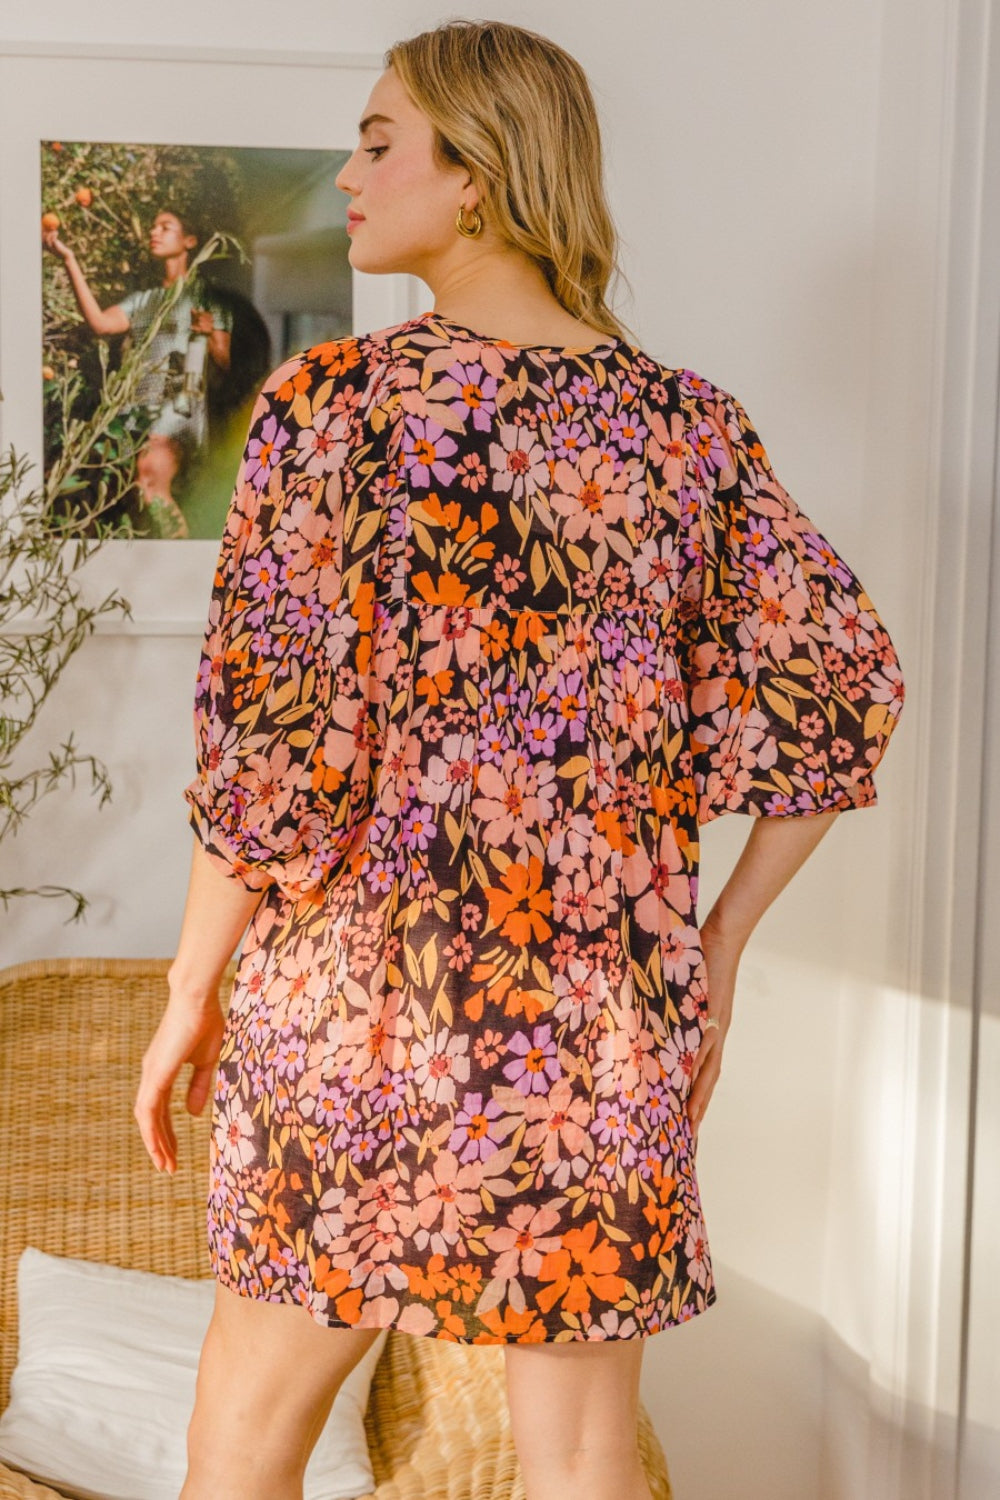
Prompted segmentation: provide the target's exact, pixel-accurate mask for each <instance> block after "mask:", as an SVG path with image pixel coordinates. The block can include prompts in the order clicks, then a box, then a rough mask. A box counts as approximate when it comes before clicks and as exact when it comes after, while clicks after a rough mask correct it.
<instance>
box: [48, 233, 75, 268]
mask: <svg viewBox="0 0 1000 1500" xmlns="http://www.w3.org/2000/svg"><path fill="white" fill-rule="evenodd" d="M42 244H43V245H44V246H45V248H46V250H51V251H52V254H53V255H58V257H59V259H60V260H68V259H69V257H70V256H71V255H72V254H73V252H72V250H71V249H70V247H69V246H68V245H64V244H63V242H62V240H61V239H60V238H59V231H58V229H43V230H42Z"/></svg>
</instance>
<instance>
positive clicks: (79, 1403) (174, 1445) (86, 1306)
mask: <svg viewBox="0 0 1000 1500" xmlns="http://www.w3.org/2000/svg"><path fill="white" fill-rule="evenodd" d="M17 1296H18V1318H19V1345H18V1363H17V1368H16V1370H15V1371H14V1374H13V1377H12V1379H11V1399H10V1405H9V1406H8V1407H7V1410H6V1411H5V1412H4V1413H3V1415H2V1416H0V1459H2V1460H3V1461H4V1462H5V1463H7V1464H8V1465H10V1466H11V1467H13V1468H18V1469H21V1470H23V1471H24V1472H25V1473H27V1474H30V1475H31V1477H32V1478H34V1479H40V1480H44V1481H47V1482H48V1483H50V1484H53V1485H55V1486H56V1487H57V1488H58V1489H60V1490H62V1491H63V1492H64V1493H65V1494H67V1495H72V1496H79V1497H80V1500H177V1496H178V1494H179V1493H180V1490H181V1485H182V1484H183V1482H184V1474H185V1471H186V1468H187V1446H186V1437H187V1426H188V1421H189V1419H190V1416H191V1412H192V1410H193V1408H194V1390H195V1376H196V1374H197V1369H198V1356H199V1354H200V1352H201V1345H202V1341H203V1339H204V1337H205V1330H206V1329H207V1327H208V1322H209V1319H210V1317H211V1314H212V1304H213V1302H214V1297H215V1282H214V1280H212V1279H207V1280H205V1281H188V1280H186V1279H185V1278H184V1277H181V1276H154V1275H152V1274H151V1273H149V1272H148V1271H127V1270H123V1269H122V1268H121V1267H118V1266H105V1265H98V1264H95V1263H94V1262H91V1261H84V1260H72V1259H70V1258H69V1257H67V1256H58V1255H46V1254H44V1253H43V1252H42V1251H41V1250H36V1249H34V1248H33V1247H32V1246H29V1247H28V1248H27V1249H26V1250H24V1251H23V1252H22V1254H21V1258H20V1261H19V1262H18V1268H17ZM387 1336H388V1330H387V1329H386V1330H383V1331H382V1333H381V1334H380V1335H379V1337H378V1338H377V1339H376V1340H375V1342H374V1343H373V1344H372V1346H371V1348H370V1349H369V1350H368V1351H367V1353H366V1354H365V1355H364V1356H363V1357H362V1359H361V1360H360V1361H359V1363H358V1364H357V1365H356V1366H355V1367H354V1369H353V1370H352V1371H351V1373H350V1374H349V1375H348V1376H347V1378H346V1380H345V1381H344V1382H343V1384H342V1386H341V1388H340V1390H339V1391H338V1392H337V1396H336V1399H335V1400H334V1403H333V1409H332V1410H331V1412H330V1416H329V1419H328V1421H327V1423H326V1426H325V1427H324V1429H323V1432H322V1434H321V1436H320V1439H319V1442H318V1443H317V1445H316V1447H315V1449H314V1450H313V1453H312V1457H311V1458H310V1460H309V1467H308V1469H307V1470H306V1482H305V1500H354V1497H355V1496H358V1495H364V1494H366V1493H367V1492H368V1491H369V1490H371V1489H373V1488H374V1478H373V1474H372V1466H371V1459H370V1457H369V1453H368V1443H367V1438H366V1435H365V1425H364V1415H365V1408H366V1407H367V1405H368V1392H369V1388H370V1386H371V1380H372V1374H373V1373H374V1370H375V1365H376V1363H377V1361H378V1357H379V1355H380V1354H381V1352H382V1349H383V1347H384V1344H385V1341H386V1338H387Z"/></svg>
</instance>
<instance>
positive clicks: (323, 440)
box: [297, 407, 350, 479]
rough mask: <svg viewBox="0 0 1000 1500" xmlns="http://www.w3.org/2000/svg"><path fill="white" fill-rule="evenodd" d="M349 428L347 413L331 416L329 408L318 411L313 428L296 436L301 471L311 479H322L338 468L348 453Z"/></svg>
mask: <svg viewBox="0 0 1000 1500" xmlns="http://www.w3.org/2000/svg"><path fill="white" fill-rule="evenodd" d="M349 426H350V423H349V421H348V417H347V413H346V412H340V413H339V414H338V415H337V416H334V414H333V412H332V411H331V410H330V409H329V407H326V408H324V409H322V410H320V411H318V412H317V413H316V414H315V416H314V417H313V420H312V426H311V427H304V428H303V429H302V430H301V431H300V432H299V435H298V439H297V447H298V454H297V458H298V462H299V465H300V467H301V468H302V471H303V472H304V473H306V474H308V475H309V476H310V478H312V479H322V478H323V477H324V475H326V474H331V473H333V471H334V470H335V469H339V468H341V467H342V465H343V462H344V459H345V458H346V457H347V453H348V443H347V441H346V437H347V433H348V430H349Z"/></svg>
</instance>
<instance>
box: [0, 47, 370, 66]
mask: <svg viewBox="0 0 1000 1500" xmlns="http://www.w3.org/2000/svg"><path fill="white" fill-rule="evenodd" d="M0 57H60V58H70V59H72V60H73V61H74V62H81V61H87V60H90V59H94V60H97V61H103V62H185V63H212V64H214V65H215V66H218V65H219V64H220V63H223V64H229V65H231V66H232V67H235V68H244V67H271V68H275V67H280V68H358V69H360V70H369V69H372V68H377V69H378V70H379V71H380V72H381V70H382V54H381V53H377V52H278V53H275V52H273V51H267V50H265V49H263V48H258V47H245V48H239V47H171V46H164V45H161V44H159V43H153V44H150V45H148V46H143V45H142V44H140V43H138V42H123V43H120V44H119V43H115V42H57V41H51V42H0Z"/></svg>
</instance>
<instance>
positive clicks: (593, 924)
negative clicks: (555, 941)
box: [552, 845, 619, 932]
mask: <svg viewBox="0 0 1000 1500" xmlns="http://www.w3.org/2000/svg"><path fill="white" fill-rule="evenodd" d="M591 847H593V845H592V846H591ZM618 878H619V877H618V873H617V871H615V870H613V869H612V868H611V866H610V863H609V862H608V861H606V860H604V859H602V858H601V856H600V855H598V854H596V853H595V855H594V856H593V857H591V858H589V859H588V860H587V862H586V865H585V866H584V867H581V868H579V869H576V870H573V869H572V868H570V869H569V870H567V867H566V866H565V865H563V866H561V867H560V870H559V874H558V875H557V876H556V879H555V880H554V882H553V885H552V908H553V910H552V914H553V918H554V920H555V921H556V922H557V923H560V922H561V923H565V924H566V926H568V927H572V928H573V929H574V930H575V931H576V932H580V931H586V932H594V931H595V930H601V929H603V928H604V927H605V926H606V925H607V924H608V922H609V921H610V920H611V918H612V915H613V914H614V913H615V912H616V911H617V910H618Z"/></svg>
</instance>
